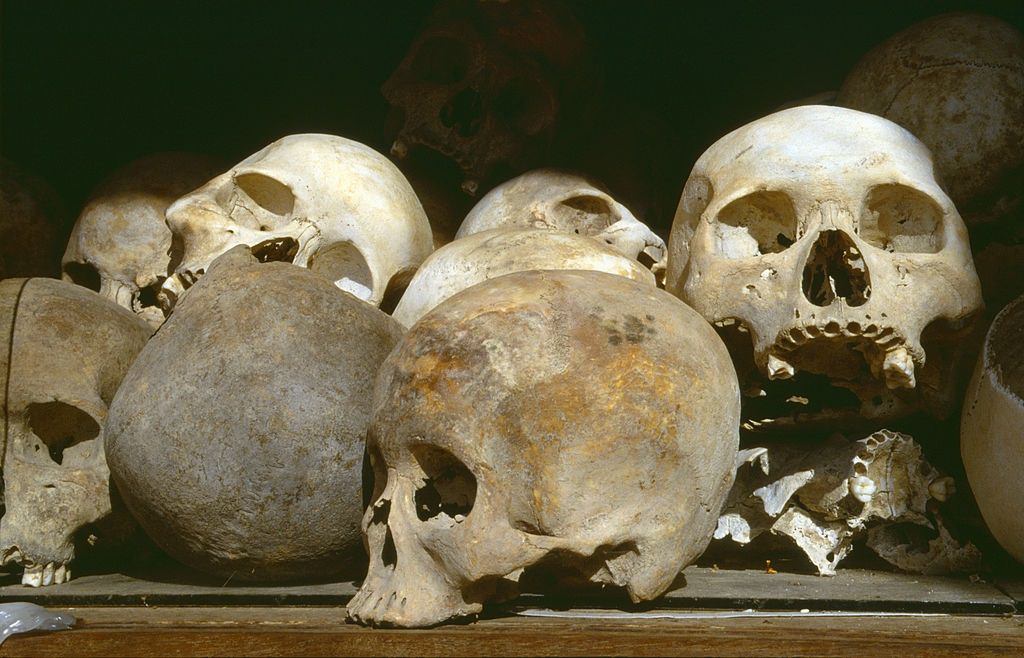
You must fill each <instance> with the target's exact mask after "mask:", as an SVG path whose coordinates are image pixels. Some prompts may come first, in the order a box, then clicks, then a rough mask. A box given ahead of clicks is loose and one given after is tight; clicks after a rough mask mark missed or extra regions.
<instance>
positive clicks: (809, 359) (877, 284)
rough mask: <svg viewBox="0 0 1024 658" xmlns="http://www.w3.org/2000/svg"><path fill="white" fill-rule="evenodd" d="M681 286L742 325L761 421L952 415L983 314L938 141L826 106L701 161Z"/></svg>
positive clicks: (672, 274)
mask: <svg viewBox="0 0 1024 658" xmlns="http://www.w3.org/2000/svg"><path fill="white" fill-rule="evenodd" d="M667 289H668V290H670V291H672V292H674V293H675V294H677V295H679V296H680V297H681V298H682V299H683V301H685V302H687V303H689V304H690V305H691V306H693V307H694V308H695V309H696V310H697V311H698V312H700V313H701V314H702V315H703V316H704V317H705V318H706V319H707V320H709V321H711V322H713V323H715V324H716V325H718V326H720V327H722V328H723V331H726V332H728V331H730V328H731V329H738V330H740V331H742V332H743V333H742V334H738V335H735V336H734V338H735V339H736V340H735V341H734V345H733V346H734V347H735V348H736V350H734V358H735V359H736V360H737V369H738V370H739V371H740V373H741V380H742V379H745V380H746V381H745V382H744V384H745V386H744V388H745V392H747V393H748V394H749V395H750V396H751V401H750V403H749V404H748V405H747V406H746V408H745V412H744V415H745V416H746V417H747V419H748V420H749V421H750V422H751V424H752V425H756V424H757V423H759V422H761V421H768V422H774V423H775V424H776V426H778V425H780V424H781V425H785V424H791V423H793V422H799V423H804V422H808V421H812V420H828V419H835V418H837V417H845V418H847V419H848V420H850V419H852V418H856V417H858V416H860V417H864V418H868V419H873V420H879V419H885V418H894V417H897V416H901V415H905V414H907V413H909V412H911V411H914V410H917V409H919V408H922V406H923V407H926V408H928V409H929V410H930V411H932V412H934V413H936V414H938V415H944V414H946V413H948V412H949V411H951V410H952V407H953V390H952V384H953V380H954V378H953V377H952V376H951V372H950V371H951V369H952V368H953V366H954V365H957V364H959V362H960V358H959V357H960V356H962V355H963V350H962V345H961V343H962V337H963V335H964V334H965V333H966V332H967V331H969V330H970V328H971V325H972V323H973V320H974V319H975V318H976V317H977V315H978V312H979V311H980V310H981V308H982V302H981V290H980V287H979V284H978V277H977V275H976V274H975V271H974V265H973V263H972V260H971V251H970V245H969V244H968V241H967V234H966V229H965V227H964V223H963V221H962V220H961V219H960V215H959V214H958V213H957V210H956V208H955V207H954V206H953V203H952V202H951V201H950V199H949V197H948V196H946V194H945V192H943V191H942V188H941V187H940V186H939V184H938V183H937V182H936V180H935V177H934V167H933V164H932V160H931V156H930V155H929V153H928V149H927V148H926V147H925V146H924V145H923V144H921V142H919V141H918V140H917V139H915V138H914V137H913V136H912V135H911V134H910V133H908V132H907V131H905V130H904V129H902V128H900V127H899V126H897V125H896V124H894V123H892V122H890V121H887V120H885V119H881V118H879V117H876V116H873V115H869V114H864V113H860V112H855V111H852V110H846V109H842V108H836V107H824V106H805V107H797V108H793V109H789V110H785V111H782V112H778V113H776V114H772V115H770V116H768V117H765V118H763V119H759V120H757V121H755V122H753V123H750V124H748V125H746V126H743V127H742V128H739V129H738V130H736V131H734V132H732V133H730V134H729V135H726V136H725V137H723V138H722V139H720V140H719V141H718V142H716V143H715V144H714V145H713V146H712V147H711V148H709V149H708V150H707V151H706V152H705V153H704V154H703V155H702V156H701V158H700V159H699V160H698V162H697V164H696V165H695V167H694V169H693V172H692V173H691V174H690V178H689V180H688V181H687V183H686V186H685V189H684V191H683V195H682V199H681V201H680V203H679V209H678V211H677V213H676V218H675V222H674V225H673V228H672V235H671V239H670V246H669V263H668V278H667ZM751 347H752V348H753V352H752V355H751V352H750V350H751ZM745 359H752V361H749V362H747V363H745V362H744V360H745ZM764 380H768V381H764ZM783 421H785V422H783Z"/></svg>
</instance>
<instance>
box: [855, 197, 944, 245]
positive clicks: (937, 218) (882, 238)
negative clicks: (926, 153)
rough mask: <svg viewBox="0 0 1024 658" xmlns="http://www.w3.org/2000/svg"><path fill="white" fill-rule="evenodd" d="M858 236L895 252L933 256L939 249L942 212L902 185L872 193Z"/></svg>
mask: <svg viewBox="0 0 1024 658" xmlns="http://www.w3.org/2000/svg"><path fill="white" fill-rule="evenodd" d="M860 236H861V237H862V238H863V239H864V240H865V241H866V242H868V243H869V244H871V245H874V246H876V247H878V248H879V249H885V250H886V251H890V252H895V253H918V254H934V253H938V252H939V251H941V250H942V246H943V241H944V239H943V223H942V209H941V208H939V206H938V204H936V203H935V201H933V200H932V199H931V197H929V196H927V195H926V194H924V193H923V192H919V191H918V190H915V189H914V188H911V187H906V186H905V185H879V186H878V187H876V188H874V189H873V190H871V193H870V194H869V195H868V200H867V212H866V213H865V216H864V218H863V219H862V220H861V224H860Z"/></svg>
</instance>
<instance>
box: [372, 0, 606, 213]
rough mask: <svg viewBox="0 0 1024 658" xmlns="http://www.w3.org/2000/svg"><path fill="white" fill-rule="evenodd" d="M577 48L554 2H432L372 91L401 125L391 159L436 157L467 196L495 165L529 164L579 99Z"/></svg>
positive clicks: (571, 27) (581, 49) (581, 57)
mask: <svg viewBox="0 0 1024 658" xmlns="http://www.w3.org/2000/svg"><path fill="white" fill-rule="evenodd" d="M586 52H587V51H586V47H585V39H584V33H583V29H582V27H581V25H580V24H579V22H578V21H577V20H576V19H575V17H574V16H573V15H572V13H571V12H570V11H569V10H568V9H567V7H566V6H565V5H563V4H562V3H559V2H551V1H547V0H515V1H513V2H477V1H476V0H445V1H444V2H441V3H439V4H438V6H437V7H436V8H435V10H434V12H433V14H432V15H431V17H430V18H429V19H428V21H427V25H426V26H425V28H424V30H423V31H422V32H421V33H420V34H419V36H417V38H416V40H415V41H414V42H413V43H412V45H411V46H410V47H409V52H408V54H407V55H406V57H405V59H404V60H402V62H401V63H400V64H399V66H398V68H397V69H396V70H395V72H394V73H393V74H392V75H391V77H390V78H389V79H388V80H387V82H385V83H384V86H383V87H382V89H381V91H382V92H383V94H384V97H385V98H386V99H387V100H388V102H389V103H390V104H391V105H392V107H393V108H394V111H395V114H396V116H397V117H399V118H400V119H399V120H400V122H401V128H400V129H399V132H398V135H397V137H396V139H395V142H394V145H393V146H392V148H391V154H392V155H393V156H394V157H396V158H398V159H399V160H401V159H404V158H405V157H407V155H408V154H409V152H410V150H411V149H413V148H416V147H425V148H427V149H430V150H432V151H436V152H438V153H441V154H443V155H444V156H445V157H447V158H450V159H451V160H453V161H454V162H455V163H457V165H458V167H459V169H461V171H462V175H463V177H464V181H463V183H462V188H463V190H464V191H465V192H467V193H468V194H470V195H475V194H476V192H477V189H478V187H479V186H480V185H481V184H485V183H486V182H487V181H488V179H489V178H490V177H491V176H492V175H493V174H494V173H495V171H496V170H497V169H503V170H510V171H511V173H519V172H521V171H524V170H525V169H526V168H528V167H529V166H531V163H534V164H533V166H536V164H535V162H536V161H537V160H538V159H539V158H541V157H542V156H544V155H545V154H546V153H547V151H548V149H549V148H550V146H551V143H552V141H553V140H554V138H555V132H556V128H558V127H559V124H560V122H563V121H564V120H565V116H566V114H567V113H568V108H567V106H569V105H571V104H572V103H573V102H574V101H578V100H579V99H580V98H581V97H583V96H584V95H585V94H584V93H582V90H581V87H582V86H583V85H584V84H585V81H586V75H584V74H583V70H584V68H585V64H584V62H585V58H586Z"/></svg>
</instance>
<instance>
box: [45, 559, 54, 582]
mask: <svg viewBox="0 0 1024 658" xmlns="http://www.w3.org/2000/svg"><path fill="white" fill-rule="evenodd" d="M52 584H53V562H48V563H47V564H46V566H45V567H43V586H47V585H52Z"/></svg>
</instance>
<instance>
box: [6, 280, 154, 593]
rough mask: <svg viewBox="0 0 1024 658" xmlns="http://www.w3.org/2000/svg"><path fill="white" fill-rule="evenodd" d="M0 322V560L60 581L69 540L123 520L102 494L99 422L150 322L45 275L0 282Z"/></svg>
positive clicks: (106, 490) (112, 529)
mask: <svg viewBox="0 0 1024 658" xmlns="http://www.w3.org/2000/svg"><path fill="white" fill-rule="evenodd" d="M0 327H2V330H3V332H2V335H3V337H4V342H5V345H4V353H3V354H4V358H3V362H2V363H0V372H2V373H4V375H3V376H4V379H5V382H6V389H5V390H6V391H7V397H6V400H5V406H6V410H7V417H6V419H5V422H6V427H7V432H6V446H4V452H3V455H4V462H3V478H4V506H5V509H4V515H3V519H2V520H0V560H2V562H3V563H5V564H6V563H10V562H16V563H18V564H20V565H22V566H23V567H24V568H25V572H24V576H23V577H22V582H23V583H24V584H26V585H32V586H35V587H38V586H40V585H52V584H56V583H62V582H65V581H66V580H69V579H70V578H71V572H70V570H69V565H70V563H71V561H72V560H73V559H74V557H75V551H76V544H77V543H80V542H83V541H85V542H88V543H90V544H94V543H96V542H97V541H107V542H112V541H113V540H116V539H117V538H119V537H121V536H123V534H122V533H123V531H124V530H125V529H127V528H131V527H132V526H131V524H130V520H129V518H128V516H127V515H126V514H125V513H124V512H123V511H115V508H114V507H113V504H112V501H111V497H110V485H109V475H110V472H109V470H108V468H107V462H106V458H105V457H104V454H103V423H104V420H105V419H106V415H107V406H108V404H109V403H110V401H111V400H112V398H113V397H114V393H115V392H116V390H117V387H118V385H119V384H120V382H121V378H122V377H123V376H124V373H125V372H126V371H127V369H128V366H129V365H130V364H131V362H132V361H133V360H134V358H135V356H136V354H138V353H139V351H140V350H141V349H142V347H143V345H145V343H146V339H147V338H148V337H149V335H150V333H151V330H150V328H149V326H148V325H147V324H146V323H145V322H144V321H143V320H141V319H139V318H137V317H136V316H134V315H133V314H132V313H131V312H129V311H127V310H126V309H123V308H121V307H120V306H117V305H116V304H114V303H113V302H111V301H108V300H106V299H103V298H102V297H100V296H99V295H98V294H96V293H94V292H92V291H90V290H86V289H85V288H82V287H80V286H76V285H74V284H71V283H65V282H63V281H58V280H55V279H7V280H5V281H3V282H2V283H0ZM8 341H9V342H8ZM118 509H119V508H118Z"/></svg>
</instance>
